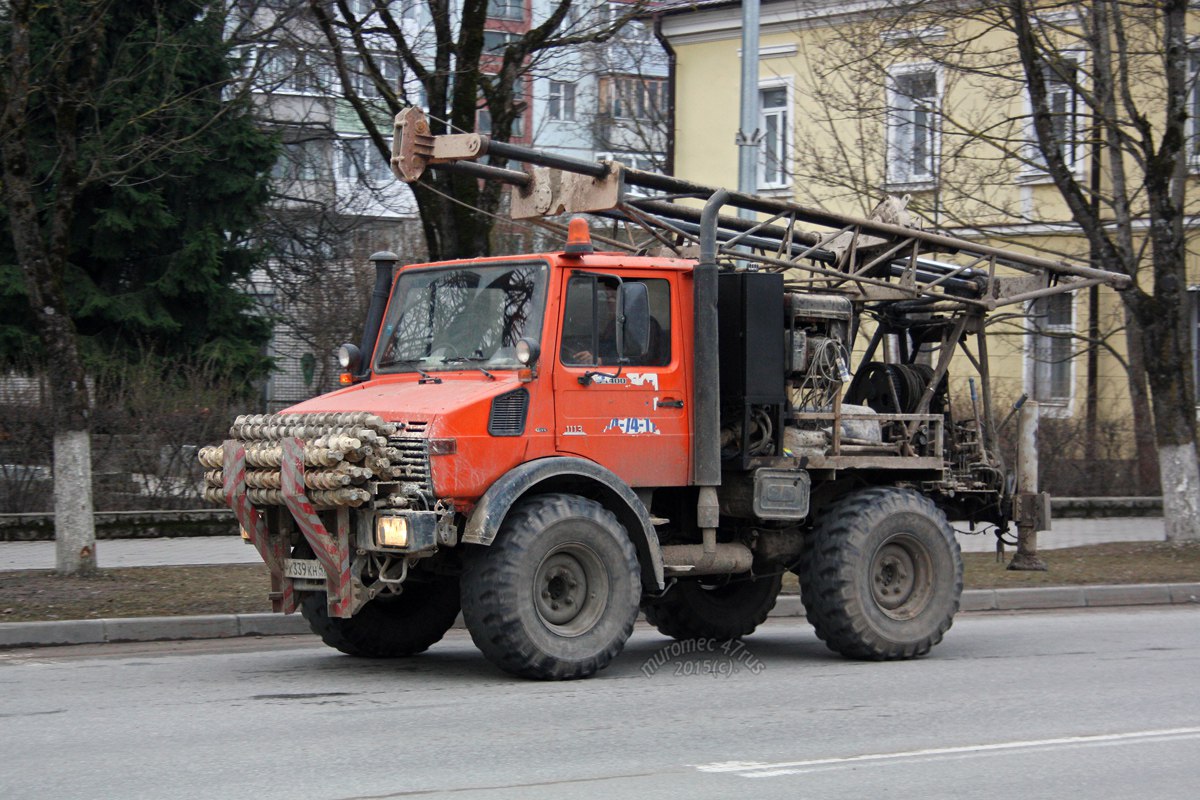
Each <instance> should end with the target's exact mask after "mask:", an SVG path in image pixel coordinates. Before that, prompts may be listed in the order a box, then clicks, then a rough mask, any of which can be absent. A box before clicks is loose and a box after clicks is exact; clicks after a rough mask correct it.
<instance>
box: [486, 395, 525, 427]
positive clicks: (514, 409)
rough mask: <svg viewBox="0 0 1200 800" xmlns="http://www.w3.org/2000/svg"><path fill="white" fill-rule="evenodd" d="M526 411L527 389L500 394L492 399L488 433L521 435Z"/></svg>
mask: <svg viewBox="0 0 1200 800" xmlns="http://www.w3.org/2000/svg"><path fill="white" fill-rule="evenodd" d="M528 413H529V392H528V391H526V390H525V389H516V390H514V391H511V392H508V393H506V394H502V395H500V396H499V397H497V398H495V399H494V400H492V413H491V416H489V417H488V433H490V434H491V435H492V436H521V435H522V434H524V433H525V417H526V415H527V414H528Z"/></svg>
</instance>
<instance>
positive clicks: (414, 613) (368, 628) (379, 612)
mask: <svg viewBox="0 0 1200 800" xmlns="http://www.w3.org/2000/svg"><path fill="white" fill-rule="evenodd" d="M458 608H459V589H458V579H457V578H455V577H453V576H446V575H435V576H433V577H432V578H431V579H430V580H425V581H422V580H414V579H412V578H410V579H409V580H408V581H406V582H405V584H404V591H403V592H401V593H400V594H398V595H395V596H387V597H378V598H376V599H374V600H372V601H371V602H369V603H367V604H366V605H365V606H363V607H362V608H360V609H359V610H358V613H356V614H355V615H354V616H353V617H350V618H349V619H340V618H338V617H331V616H329V609H328V606H327V604H326V597H325V593H324V592H318V593H313V594H310V595H308V596H307V597H305V598H304V602H303V603H302V604H301V606H300V613H301V614H303V615H304V619H305V620H307V621H308V626H309V627H310V628H312V631H313V633H315V634H317V635H318V636H320V637H321V641H323V642H324V643H325V644H327V645H329V646H330V647H332V648H334V649H336V650H340V651H341V652H343V653H345V654H346V655H351V656H362V657H364V658H399V657H402V656H411V655H416V654H417V653H420V652H423V651H425V650H428V649H429V648H430V647H431V646H433V645H434V644H435V643H437V642H439V641H441V638H442V637H443V636H445V635H446V631H448V630H450V626H452V625H453V624H454V620H455V619H456V618H457V617H458Z"/></svg>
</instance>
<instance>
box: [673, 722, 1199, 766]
mask: <svg viewBox="0 0 1200 800" xmlns="http://www.w3.org/2000/svg"><path fill="white" fill-rule="evenodd" d="M1194 738H1200V728H1167V729H1164V730H1156V731H1132V732H1129V733H1108V734H1099V735H1096V736H1066V737H1062V738H1059V739H1030V740H1026V741H1016V742H997V743H995V744H975V745H965V746H962V747H935V748H929V749H926V750H908V751H903V752H898V753H869V754H864V755H858V756H841V757H837V758H816V759H811V760H808V761H780V762H774V763H765V762H762V761H719V762H715V763H712V764H695V765H693V766H694V767H695V768H696V769H697V770H699V771H700V772H709V773H732V774H736V775H739V776H740V777H743V778H773V777H777V776H780V775H797V774H800V773H802V772H806V771H810V770H813V769H816V768H820V767H837V766H842V765H853V764H863V763H889V762H896V761H905V760H918V759H928V758H929V757H931V756H953V755H963V754H974V753H991V752H997V751H1004V750H1031V749H1038V748H1054V747H1071V746H1078V745H1091V744H1105V743H1113V742H1136V741H1148V740H1166V741H1170V740H1174V739H1194Z"/></svg>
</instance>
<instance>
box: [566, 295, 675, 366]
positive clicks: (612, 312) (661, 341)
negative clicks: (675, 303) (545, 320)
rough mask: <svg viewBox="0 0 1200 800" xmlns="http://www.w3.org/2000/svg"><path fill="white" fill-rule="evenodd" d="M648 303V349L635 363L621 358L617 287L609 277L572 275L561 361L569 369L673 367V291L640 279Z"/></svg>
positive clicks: (567, 299)
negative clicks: (618, 344) (618, 347)
mask: <svg viewBox="0 0 1200 800" xmlns="http://www.w3.org/2000/svg"><path fill="white" fill-rule="evenodd" d="M626 282H630V283H632V282H636V283H643V284H645V285H646V292H647V294H648V295H649V300H650V346H649V349H648V350H647V352H646V354H645V355H644V356H643V357H640V358H638V359H637V360H636V363H635V362H634V361H632V360H622V359H620V358H619V357H618V354H617V288H618V286H619V283H618V282H617V281H616V280H614V279H613V278H611V277H609V276H605V275H573V276H571V278H570V279H569V280H568V281H567V297H566V303H565V309H564V311H563V324H562V347H561V349H560V352H559V358H560V359H561V360H562V363H563V364H566V365H567V366H571V367H598V366H629V367H662V366H666V365H667V364H669V363H671V288H670V283H669V282H668V281H666V280H664V279H662V278H636V279H628V280H627V281H626Z"/></svg>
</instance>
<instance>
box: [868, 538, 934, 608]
mask: <svg viewBox="0 0 1200 800" xmlns="http://www.w3.org/2000/svg"><path fill="white" fill-rule="evenodd" d="M932 574H933V561H932V558H931V556H930V554H929V551H928V550H927V549H926V548H925V546H924V545H923V544H921V542H920V541H919V540H918V539H917V538H916V537H914V536H912V535H911V534H907V533H898V534H896V535H894V536H891V537H890V538H888V539H886V540H885V541H884V542H883V543H882V544H881V545H880V546H879V548H878V549H877V550H876V551H875V556H874V557H873V558H872V559H871V572H870V576H871V595H872V597H873V598H874V600H875V604H876V605H877V606H879V609H880V610H881V611H883V613H884V614H887V615H888V616H889V617H891V618H892V619H897V620H904V619H912V618H913V617H915V616H916V615H918V614H920V613H921V612H922V611H923V610H924V609H925V607H926V606H927V605H929V601H930V598H932V596H933V583H932V581H931V580H930V576H931V575H932Z"/></svg>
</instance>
